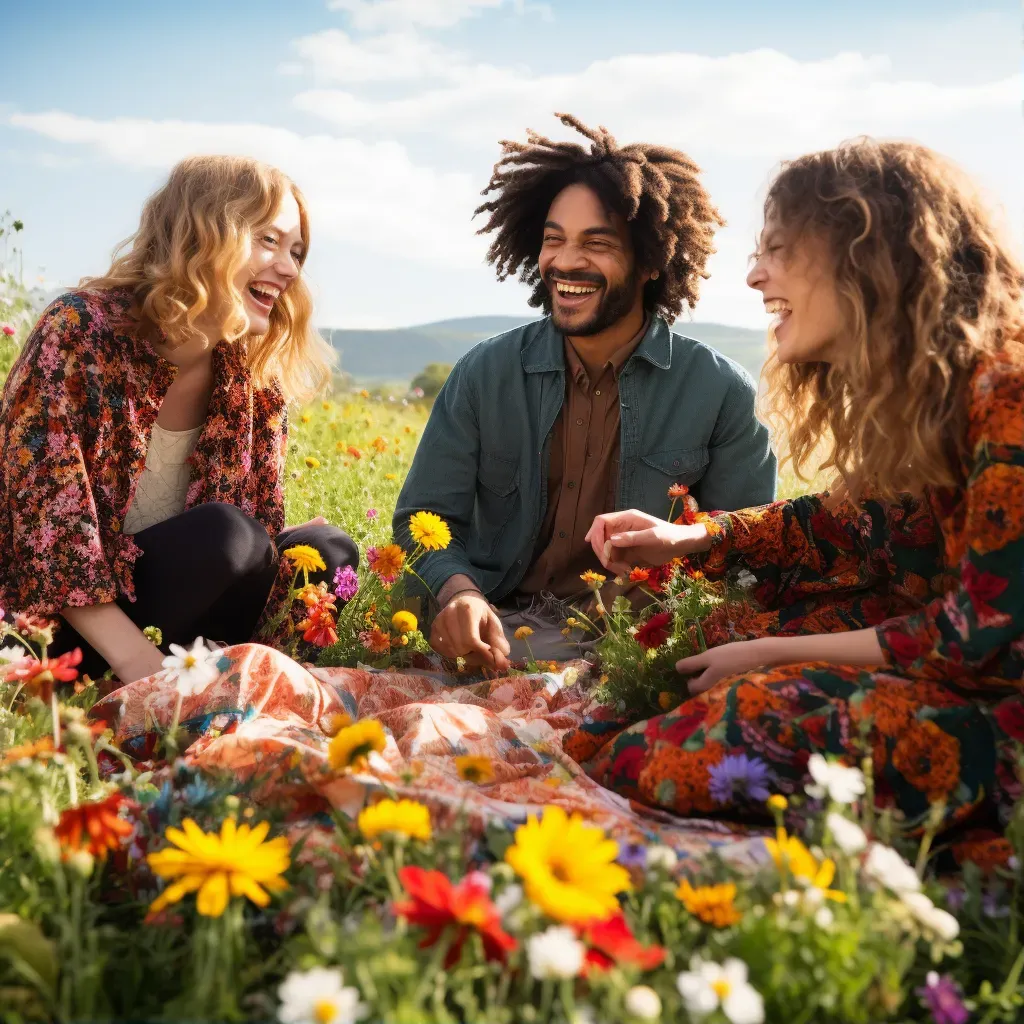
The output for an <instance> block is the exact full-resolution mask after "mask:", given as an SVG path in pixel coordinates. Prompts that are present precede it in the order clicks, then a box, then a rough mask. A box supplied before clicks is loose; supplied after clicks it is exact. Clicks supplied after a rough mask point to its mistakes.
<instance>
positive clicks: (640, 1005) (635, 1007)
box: [626, 985, 661, 1020]
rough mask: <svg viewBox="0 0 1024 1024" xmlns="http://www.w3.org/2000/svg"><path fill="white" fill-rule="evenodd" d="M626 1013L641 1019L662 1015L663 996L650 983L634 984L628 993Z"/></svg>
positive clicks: (655, 1018) (656, 1017) (654, 1018)
mask: <svg viewBox="0 0 1024 1024" xmlns="http://www.w3.org/2000/svg"><path fill="white" fill-rule="evenodd" d="M626 1013H628V1014H630V1015H631V1016H633V1017H639V1018H640V1019H641V1020H657V1019H658V1018H659V1017H660V1016H661V997H660V996H659V995H658V993H657V992H655V991H654V989H653V988H651V987H650V986H649V985H634V986H633V987H632V988H631V989H630V990H629V991H628V992H627V993H626Z"/></svg>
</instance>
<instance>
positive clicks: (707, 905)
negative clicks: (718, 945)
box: [676, 878, 743, 928]
mask: <svg viewBox="0 0 1024 1024" xmlns="http://www.w3.org/2000/svg"><path fill="white" fill-rule="evenodd" d="M676 897H677V898H678V899H679V901H680V902H681V903H682V904H683V906H684V907H686V909H687V910H688V911H689V912H690V913H691V914H693V916H694V917H698V918H700V920H702V921H703V922H704V923H705V924H709V925H711V926H712V927H714V928H728V927H729V925H731V924H736V922H737V921H739V920H740V918H741V917H743V915H742V914H741V913H740V912H739V911H738V910H737V909H736V907H735V906H734V905H733V900H734V899H735V898H736V886H735V885H734V884H733V883H732V882H729V883H727V884H724V885H700V886H698V887H697V888H696V889H695V888H694V887H693V886H692V885H690V883H689V881H688V880H687V879H685V878H684V879H683V881H682V882H681V883H680V885H679V888H678V889H677V890H676Z"/></svg>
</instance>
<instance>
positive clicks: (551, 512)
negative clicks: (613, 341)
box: [519, 321, 647, 599]
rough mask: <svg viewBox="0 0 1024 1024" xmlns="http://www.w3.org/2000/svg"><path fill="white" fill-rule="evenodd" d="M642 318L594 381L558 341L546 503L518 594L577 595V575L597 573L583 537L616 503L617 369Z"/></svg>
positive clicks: (568, 346) (569, 345)
mask: <svg viewBox="0 0 1024 1024" xmlns="http://www.w3.org/2000/svg"><path fill="white" fill-rule="evenodd" d="M646 330H647V323H646V321H645V323H644V326H643V327H642V328H641V330H640V332H639V334H637V335H636V337H635V338H633V339H632V340H631V341H630V342H628V343H627V344H625V345H623V346H622V347H621V348H620V349H618V350H616V351H615V352H614V353H613V354H612V356H611V358H610V359H609V360H608V361H607V362H606V363H605V364H604V366H603V367H601V369H600V370H599V371H598V373H597V376H596V378H595V379H591V378H590V376H589V374H588V373H587V369H586V367H585V366H584V365H583V361H582V360H581V359H580V357H579V355H578V354H577V352H576V350H575V349H574V348H573V346H572V343H571V342H570V341H569V339H568V338H566V339H565V342H564V344H565V367H566V380H565V402H564V403H563V405H562V411H561V412H560V413H559V416H558V419H557V420H556V421H555V425H554V427H553V428H552V430H551V444H550V449H549V452H550V464H549V469H548V505H547V511H546V512H545V514H544V522H543V524H542V525H541V531H540V534H539V536H538V540H537V547H536V549H535V552H534V560H533V565H532V566H531V567H530V569H529V570H528V571H527V574H526V576H525V577H524V578H523V581H522V583H521V584H520V585H519V592H520V593H522V594H537V593H540V592H541V591H545V592H549V593H552V594H554V595H555V597H559V598H563V599H566V598H572V597H577V596H579V595H581V594H583V593H584V592H585V591H586V587H585V586H584V585H583V583H582V582H581V581H580V574H581V573H583V572H586V571H587V570H588V569H594V570H597V571H599V572H604V570H603V569H602V568H601V563H600V562H599V561H598V560H597V558H596V556H595V555H594V551H593V549H592V548H591V546H590V544H589V542H587V541H585V540H584V537H586V535H587V531H588V530H589V529H590V526H591V524H592V523H593V521H594V517H595V516H597V515H600V514H601V513H602V512H611V511H613V510H614V508H615V502H616V497H617V494H618V487H619V430H620V424H621V421H620V413H619V374H620V373H621V372H622V369H623V367H624V366H625V365H626V362H627V361H628V360H629V357H630V356H631V355H632V354H633V351H634V349H635V348H636V347H637V345H638V344H639V343H640V341H641V340H642V338H643V336H644V332H645V331H646Z"/></svg>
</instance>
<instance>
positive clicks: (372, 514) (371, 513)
mask: <svg viewBox="0 0 1024 1024" xmlns="http://www.w3.org/2000/svg"><path fill="white" fill-rule="evenodd" d="M379 515H380V513H379V512H378V511H377V510H376V509H375V508H368V509H367V510H366V518H367V519H370V520H373V519H376V518H377V516H379Z"/></svg>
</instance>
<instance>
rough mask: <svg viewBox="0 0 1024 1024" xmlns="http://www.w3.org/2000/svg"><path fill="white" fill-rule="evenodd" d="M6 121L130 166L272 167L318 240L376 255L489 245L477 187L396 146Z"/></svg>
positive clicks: (201, 126)
mask: <svg viewBox="0 0 1024 1024" xmlns="http://www.w3.org/2000/svg"><path fill="white" fill-rule="evenodd" d="M9 123H10V124H12V125H14V126H15V127H19V128H25V129H29V130H31V131H34V132H37V133H38V134H40V135H43V136H45V137H47V138H50V139H54V140H56V141H58V142H65V143H73V144H78V145H86V146H91V147H93V148H94V149H96V150H97V151H98V152H99V153H100V154H102V155H103V156H105V157H107V158H109V159H112V160H115V161H117V162H118V163H122V164H125V165H127V166H129V167H133V168H170V167H171V166H172V165H173V164H174V163H176V162H177V161H178V160H180V159H182V158H183V157H185V156H188V155H190V154H194V153H229V154H245V155H249V156H254V157H256V158H258V159H261V160H266V161H267V162H269V163H272V164H274V165H276V166H278V167H280V168H281V169H282V170H284V171H285V172H286V173H288V174H289V175H291V177H292V178H294V179H295V180H296V181H297V182H298V183H299V185H300V187H301V188H302V190H303V192H305V193H306V195H307V197H308V199H309V202H310V206H311V208H312V210H313V211H314V224H315V230H316V233H317V237H322V236H323V235H326V236H327V237H328V238H334V239H337V240H341V241H348V242H353V241H355V242H359V243H360V244H362V245H364V246H366V247H368V248H369V249H370V250H372V251H376V252H378V253H393V254H401V255H405V256H408V255H409V254H414V255H415V254H422V258H424V259H427V260H433V261H439V262H441V263H442V264H449V265H451V266H455V267H459V266H463V267H464V266H475V265H478V264H479V262H480V259H481V257H482V254H483V251H484V249H485V247H486V246H485V244H484V243H483V242H482V241H481V240H479V239H477V238H476V237H475V235H474V234H473V231H472V229H471V227H470V223H469V222H470V217H471V215H472V211H473V208H474V207H475V206H476V204H477V201H478V200H477V192H478V190H479V184H478V183H477V181H476V180H475V179H473V178H472V177H471V176H470V175H468V174H464V173H455V172H446V171H438V170H434V169H432V168H430V167H424V166H422V165H417V164H415V163H413V161H412V160H411V159H410V158H409V154H408V153H407V152H406V150H405V148H404V147H403V146H402V145H400V144H399V143H397V142H393V141H381V142H363V141H361V140H359V139H351V138H345V139H342V138H334V137H331V136H328V135H309V136H303V135H298V134H297V133H295V132H292V131H288V130H286V129H283V128H272V127H268V126H266V125H259V124H208V123H199V122H188V121H148V120H141V119H132V118H117V119H115V120H112V121H97V120H92V119H90V118H82V117H75V116H74V115H71V114H66V113H62V112H59V111H52V112H49V113H44V114H14V115H12V116H11V117H10V119H9ZM315 245H316V240H315V239H314V246H315Z"/></svg>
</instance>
